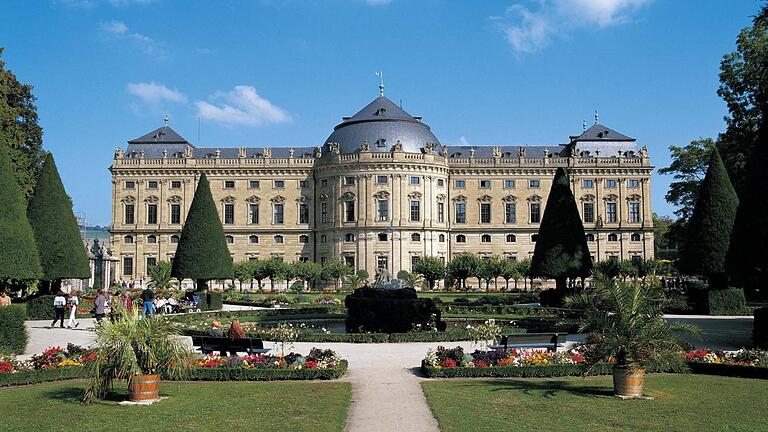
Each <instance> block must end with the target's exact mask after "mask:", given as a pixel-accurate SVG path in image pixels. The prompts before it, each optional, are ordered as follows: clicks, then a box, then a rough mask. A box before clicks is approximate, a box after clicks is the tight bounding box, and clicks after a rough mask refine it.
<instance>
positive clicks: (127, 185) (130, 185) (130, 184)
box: [125, 180, 136, 189]
mask: <svg viewBox="0 0 768 432" xmlns="http://www.w3.org/2000/svg"><path fill="white" fill-rule="evenodd" d="M125 188H126V189H135V188H136V182H135V181H133V180H129V181H127V182H125Z"/></svg>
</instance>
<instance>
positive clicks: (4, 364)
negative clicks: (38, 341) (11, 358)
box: [0, 362, 13, 374]
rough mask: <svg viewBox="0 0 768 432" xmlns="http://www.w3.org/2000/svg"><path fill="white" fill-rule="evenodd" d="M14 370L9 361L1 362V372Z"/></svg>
mask: <svg viewBox="0 0 768 432" xmlns="http://www.w3.org/2000/svg"><path fill="white" fill-rule="evenodd" d="M11 372H13V365H12V364H11V363H9V362H0V374H4V373H11Z"/></svg>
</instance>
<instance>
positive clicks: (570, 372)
mask: <svg viewBox="0 0 768 432" xmlns="http://www.w3.org/2000/svg"><path fill="white" fill-rule="evenodd" d="M421 370H422V372H424V374H425V375H426V376H427V377H429V378H480V377H485V378H550V377H567V376H581V375H583V374H584V370H585V368H584V366H583V365H578V364H564V365H547V366H495V367H456V368H436V367H433V366H427V365H426V364H424V363H423V362H422V364H421ZM611 373H613V365H611V364H608V363H600V364H598V365H596V366H595V367H593V368H592V370H591V371H590V372H589V374H588V375H610V374H611Z"/></svg>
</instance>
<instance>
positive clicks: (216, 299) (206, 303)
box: [199, 291, 224, 311]
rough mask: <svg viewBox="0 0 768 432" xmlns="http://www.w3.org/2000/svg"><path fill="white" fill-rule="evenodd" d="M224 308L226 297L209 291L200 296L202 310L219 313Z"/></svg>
mask: <svg viewBox="0 0 768 432" xmlns="http://www.w3.org/2000/svg"><path fill="white" fill-rule="evenodd" d="M223 306H224V296H223V295H222V294H221V293H219V292H216V291H208V292H205V293H201V294H200V305H199V307H200V310H202V311H218V310H221V308H222V307H223Z"/></svg>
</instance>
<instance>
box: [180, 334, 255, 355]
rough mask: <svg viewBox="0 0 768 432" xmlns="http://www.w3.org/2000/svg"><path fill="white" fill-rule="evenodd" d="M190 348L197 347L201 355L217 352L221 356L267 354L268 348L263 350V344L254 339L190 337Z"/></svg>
mask: <svg viewBox="0 0 768 432" xmlns="http://www.w3.org/2000/svg"><path fill="white" fill-rule="evenodd" d="M192 346H194V347H195V348H197V347H199V348H200V352H202V353H203V354H211V353H213V352H214V351H218V352H219V353H220V354H221V355H222V356H226V355H227V353H228V352H229V353H238V352H245V353H248V354H264V353H267V352H269V349H268V348H266V349H265V348H264V342H263V341H262V340H261V339H255V338H242V339H230V338H228V337H213V336H192Z"/></svg>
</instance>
